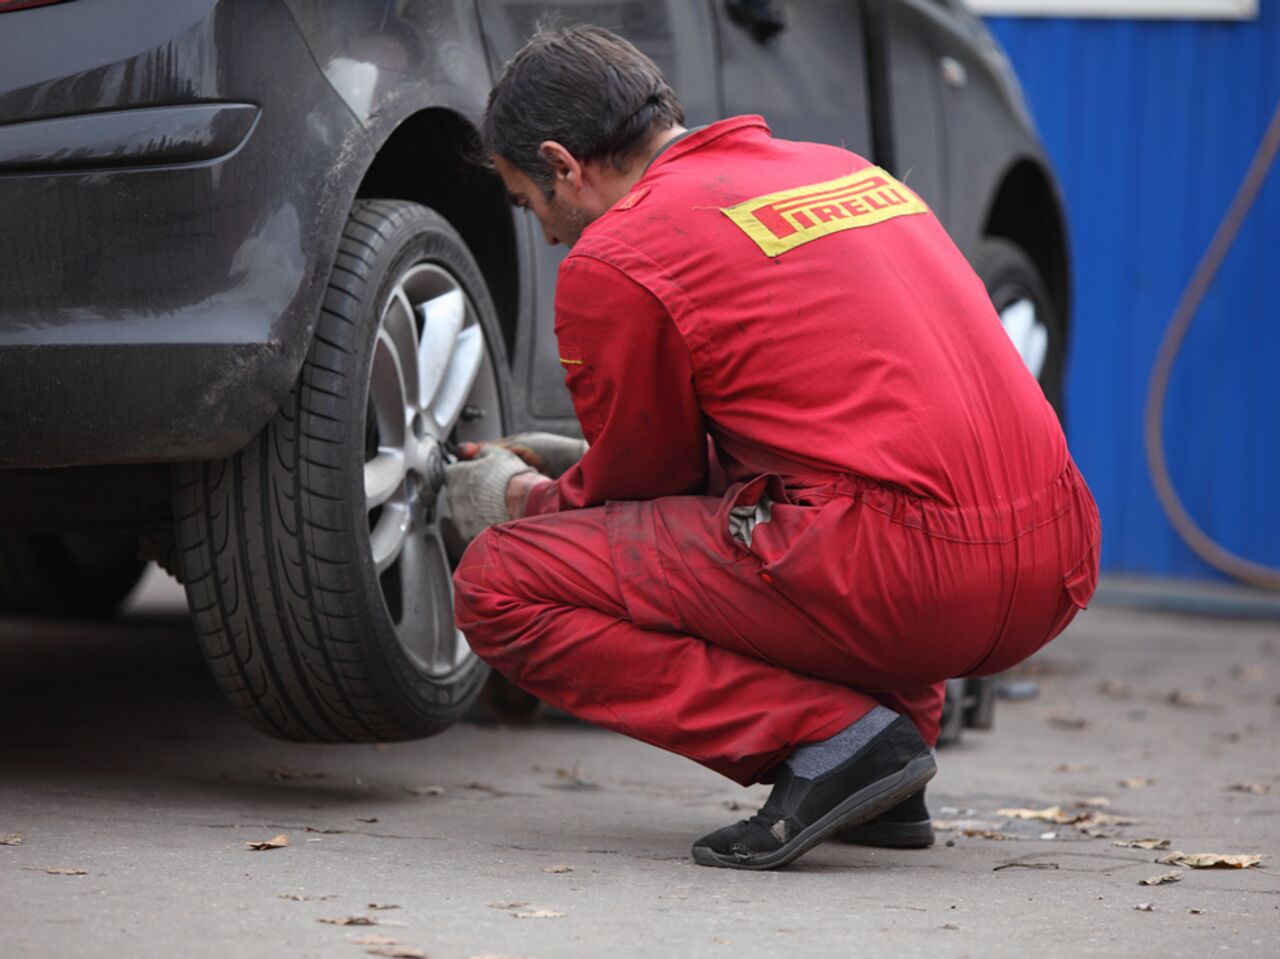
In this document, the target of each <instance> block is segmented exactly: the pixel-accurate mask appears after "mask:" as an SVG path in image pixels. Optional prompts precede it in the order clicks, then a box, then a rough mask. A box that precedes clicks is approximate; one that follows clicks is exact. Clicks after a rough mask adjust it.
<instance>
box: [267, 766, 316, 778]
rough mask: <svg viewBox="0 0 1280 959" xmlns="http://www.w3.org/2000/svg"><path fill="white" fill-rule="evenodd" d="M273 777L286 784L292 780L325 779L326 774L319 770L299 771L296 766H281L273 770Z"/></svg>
mask: <svg viewBox="0 0 1280 959" xmlns="http://www.w3.org/2000/svg"><path fill="white" fill-rule="evenodd" d="M271 775H272V776H273V777H274V778H275V779H277V780H279V781H280V782H284V781H286V780H290V779H324V777H325V774H324V773H322V772H320V770H318V769H298V768H296V767H294V766H281V767H279V768H278V769H273V770H271Z"/></svg>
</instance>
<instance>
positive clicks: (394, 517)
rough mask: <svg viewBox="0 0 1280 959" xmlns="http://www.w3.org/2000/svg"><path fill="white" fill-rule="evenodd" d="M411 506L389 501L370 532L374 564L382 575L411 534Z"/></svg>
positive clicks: (396, 557)
mask: <svg viewBox="0 0 1280 959" xmlns="http://www.w3.org/2000/svg"><path fill="white" fill-rule="evenodd" d="M410 518H411V517H410V514H409V507H408V504H406V503H388V504H387V505H386V506H384V507H383V509H382V515H380V516H379V517H378V522H377V525H375V526H374V528H373V532H372V533H370V534H369V544H370V548H371V550H372V552H373V565H374V567H375V568H376V569H377V571H378V575H379V576H381V575H382V574H383V573H385V572H386V571H387V569H388V568H389V567H390V566H391V564H392V563H394V562H395V561H396V560H397V559H398V558H399V557H400V553H401V551H402V550H403V549H404V544H405V541H406V539H407V538H408V536H409V528H410V525H411V523H410Z"/></svg>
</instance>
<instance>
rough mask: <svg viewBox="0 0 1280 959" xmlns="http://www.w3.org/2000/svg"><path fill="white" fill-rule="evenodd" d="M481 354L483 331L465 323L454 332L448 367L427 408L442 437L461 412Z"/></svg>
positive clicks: (450, 428)
mask: <svg viewBox="0 0 1280 959" xmlns="http://www.w3.org/2000/svg"><path fill="white" fill-rule="evenodd" d="M484 357H485V345H484V332H483V331H482V330H481V329H480V326H479V324H477V325H475V326H469V327H467V328H466V329H465V330H463V331H462V332H461V333H459V334H458V339H457V343H456V345H455V346H454V350H453V355H452V356H451V357H450V358H449V368H448V369H447V370H445V374H444V379H443V381H442V382H441V384H440V388H439V390H437V391H436V398H435V402H434V403H433V404H432V408H431V416H432V418H433V419H434V420H435V421H436V426H438V427H439V428H440V434H441V435H442V436H448V435H449V433H450V432H451V431H452V430H453V427H454V424H455V423H457V422H458V417H459V416H461V415H462V410H463V408H464V407H465V406H466V403H467V396H468V395H469V394H470V393H471V387H472V386H474V385H475V382H476V377H477V376H478V375H479V374H480V367H481V366H482V365H483V363H484Z"/></svg>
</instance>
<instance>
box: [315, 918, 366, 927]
mask: <svg viewBox="0 0 1280 959" xmlns="http://www.w3.org/2000/svg"><path fill="white" fill-rule="evenodd" d="M316 922H323V923H326V924H328V925H330V926H376V925H377V924H378V920H376V919H374V918H373V917H372V916H326V917H323V918H320V919H317V920H316Z"/></svg>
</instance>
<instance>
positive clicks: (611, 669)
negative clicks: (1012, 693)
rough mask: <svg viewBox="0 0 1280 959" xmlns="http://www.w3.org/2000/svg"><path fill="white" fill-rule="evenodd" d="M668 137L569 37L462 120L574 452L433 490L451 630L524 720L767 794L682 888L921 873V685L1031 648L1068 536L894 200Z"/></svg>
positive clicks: (669, 113) (901, 204)
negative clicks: (789, 871) (634, 749)
mask: <svg viewBox="0 0 1280 959" xmlns="http://www.w3.org/2000/svg"><path fill="white" fill-rule="evenodd" d="M683 120H684V117H683V112H682V110H681V107H680V104H679V102H678V101H677V100H676V97H675V95H674V94H673V92H672V90H671V88H670V87H669V86H668V85H667V83H666V82H665V80H664V79H663V77H662V75H661V74H660V73H659V71H658V70H657V68H656V67H655V66H654V65H653V63H652V62H651V61H649V60H648V59H647V58H646V57H644V56H643V55H642V54H641V53H639V52H638V51H637V50H636V49H635V48H634V47H632V46H631V45H630V44H629V43H627V42H626V41H624V40H622V39H621V38H619V37H616V36H614V35H612V34H610V33H608V32H607V31H604V30H601V29H598V28H593V27H575V28H572V29H567V30H552V31H543V32H541V33H539V34H538V35H537V36H535V37H534V38H533V40H532V41H531V42H530V43H529V44H528V45H527V46H525V47H524V48H523V49H522V50H521V51H520V52H519V53H518V54H516V56H515V57H514V58H513V59H512V60H511V62H510V63H509V64H507V66H506V69H505V71H504V73H503V75H502V78H501V79H500V81H499V82H498V84H497V86H496V87H495V88H494V91H493V93H492V95H491V97H490V99H489V105H488V111H487V115H486V117H485V121H484V126H483V136H484V140H485V146H486V148H487V150H488V151H489V153H490V154H491V155H492V158H493V162H494V164H495V166H496V167H497V170H498V172H499V174H500V175H501V177H502V179H503V181H504V182H505V184H506V187H507V190H508V191H509V193H510V195H511V199H512V202H513V203H515V204H516V205H517V206H522V207H526V208H528V209H529V210H531V211H532V212H533V213H534V215H535V216H536V217H537V218H538V220H539V222H540V223H541V224H542V228H543V230H544V232H545V234H546V239H547V241H548V242H550V243H552V244H555V243H564V244H566V245H568V246H570V247H572V250H571V252H570V253H569V255H568V257H567V259H565V261H564V263H563V265H562V266H561V268H560V275H559V281H558V286H557V290H556V335H557V337H558V341H559V348H560V356H561V362H562V363H563V365H564V372H565V378H566V382H567V384H568V388H569V390H570V392H571V393H572V397H573V403H574V409H575V410H576V412H577V415H578V419H579V421H580V422H581V425H582V430H583V433H584V435H585V436H586V438H587V440H588V441H589V443H590V446H589V448H588V447H586V445H585V444H582V443H580V442H577V441H572V440H564V439H561V438H557V437H550V436H547V435H545V434H542V435H538V434H535V435H533V436H527V437H523V438H522V442H521V443H520V444H519V446H518V454H519V455H518V454H517V453H513V452H512V451H511V450H510V449H509V448H504V447H503V446H502V445H492V446H486V447H484V448H482V450H481V451H480V455H478V456H477V457H475V458H474V459H472V460H469V461H464V462H459V463H457V464H455V465H453V466H451V467H450V470H449V479H448V497H449V503H450V507H451V509H452V511H453V514H454V519H455V521H456V522H457V523H458V524H459V526H460V528H461V529H462V530H463V531H464V533H466V534H467V535H469V536H474V541H473V542H472V544H471V546H470V548H469V549H468V551H467V553H466V555H465V556H464V558H463V560H462V563H461V565H460V566H459V568H458V570H457V573H456V575H455V579H454V582H455V586H456V597H457V598H456V609H457V622H458V626H459V627H460V628H461V629H462V630H463V632H464V633H465V634H466V636H467V638H468V640H469V642H470V644H471V647H472V648H473V649H474V650H475V652H476V653H477V654H478V655H480V656H481V657H482V658H484V659H485V660H487V661H488V662H489V663H490V664H491V665H492V666H493V668H494V669H496V670H497V671H498V672H500V673H501V674H503V675H504V676H506V677H507V678H508V679H510V680H511V681H512V682H513V683H515V684H517V685H518V686H520V687H522V688H524V689H526V690H528V691H529V692H531V693H534V694H536V695H537V696H539V697H541V698H542V699H544V700H546V701H547V702H549V703H552V704H554V705H556V706H559V707H561V708H562V709H565V710H567V711H569V712H570V713H573V714H574V715H576V716H579V717H582V718H583V719H586V720H589V721H590V722H593V723H596V724H598V725H601V726H605V727H608V728H610V729H614V730H617V731H618V732H621V733H624V734H626V735H628V736H632V737H634V738H636V739H640V740H643V741H644V742H647V743H651V744H653V745H655V746H660V747H662V748H663V749H668V750H671V751H672V752H675V753H678V754H680V755H682V756H687V757H688V758H690V759H692V760H694V761H695V762H699V763H702V764H703V765H705V766H707V767H709V768H711V769H714V770H715V771H717V772H719V773H722V774H723V775H725V776H727V777H729V778H730V779H733V780H734V781H736V782H738V783H742V784H744V785H746V784H750V783H756V782H764V783H772V784H773V791H772V793H771V794H770V796H769V799H768V801H767V802H766V803H765V804H764V806H763V807H762V808H761V809H760V811H759V812H758V813H757V814H756V815H754V816H752V817H751V818H750V819H746V820H743V821H740V822H738V823H736V824H733V825H730V826H726V827H724V828H723V829H720V830H718V831H716V832H713V833H711V834H710V835H707V836H704V837H703V838H701V839H699V840H697V841H696V842H695V843H694V845H693V858H694V860H695V861H696V862H698V863H701V864H703V865H707V866H725V867H730V868H741V869H768V868H773V867H776V866H780V865H783V864H785V863H787V862H790V861H791V860H793V859H795V858H796V857H797V856H799V855H801V854H802V853H804V852H805V851H806V850H808V849H810V848H812V847H813V846H814V845H816V844H817V843H819V842H821V841H823V840H824V839H826V838H828V837H831V836H833V835H834V836H838V837H839V838H842V839H846V840H848V841H854V842H872V843H882V844H892V845H899V846H912V845H917V846H922V845H928V844H929V843H931V842H932V838H933V837H932V829H931V826H930V822H929V815H928V812H927V811H926V808H925V804H924V792H923V790H924V786H925V783H926V782H928V780H929V779H930V777H932V776H933V774H934V771H935V765H934V759H933V755H932V749H931V745H932V744H933V742H934V741H935V740H936V737H937V733H938V719H939V714H940V712H941V708H942V700H943V685H942V683H943V681H944V680H946V679H947V678H948V677H956V676H979V675H985V674H990V673H995V672H998V671H1000V670H1004V669H1008V668H1009V667H1011V666H1013V665H1014V664H1016V663H1018V662H1020V661H1021V660H1023V659H1024V658H1026V657H1027V656H1029V655H1030V654H1031V653H1033V652H1035V651H1036V650H1037V649H1039V648H1040V647H1041V646H1042V645H1044V644H1045V643H1046V642H1048V641H1049V640H1050V639H1052V638H1053V637H1054V636H1056V635H1057V634H1058V633H1059V632H1061V631H1062V629H1063V628H1064V627H1065V626H1066V625H1067V624H1068V623H1069V622H1070V621H1071V619H1072V617H1073V616H1074V615H1075V614H1076V611H1077V610H1078V609H1080V608H1081V607H1083V606H1084V605H1085V604H1086V603H1087V601H1088V600H1089V597H1090V595H1091V594H1092V592H1093V589H1094V585H1095V582H1096V578H1097V564H1098V548H1099V526H1098V514H1097V510H1096V508H1095V506H1094V503H1093V499H1092V497H1091V496H1090V494H1089V491H1088V488H1087V487H1086V486H1085V483H1084V481H1083V480H1082V479H1081V477H1080V474H1079V473H1078V472H1077V470H1076V467H1075V465H1074V464H1073V462H1072V460H1071V457H1070V455H1069V454H1068V452H1067V446H1066V442H1065V440H1064V438H1063V434H1062V430H1061V428H1060V427H1059V424H1058V421H1057V418H1056V417H1055V415H1054V413H1053V410H1052V409H1051V408H1050V407H1049V405H1048V403H1046V402H1045V400H1044V397H1043V395H1042V394H1041V391H1040V389H1039V387H1038V385H1037V384H1036V382H1035V380H1034V379H1033V378H1032V376H1031V375H1030V374H1029V373H1028V371H1027V369H1026V368H1025V366H1024V365H1023V363H1022V361H1021V359H1020V358H1019V356H1018V354H1017V352H1016V351H1015V349H1014V347H1013V346H1012V344H1011V343H1010V342H1009V339H1008V337H1007V336H1006V335H1005V333H1004V331H1003V329H1002V328H1001V325H1000V322H999V320H998V318H997V317H996V315H995V313H994V311H993V309H992V306H991V302H990V300H989V298H988V297H987V293H986V291H985V289H984V288H983V285H982V283H981V281H980V280H979V279H978V278H977V276H975V275H974V273H973V271H972V270H971V269H970V267H969V265H968V263H967V262H966V261H965V259H964V257H963V256H962V255H961V254H960V252H959V251H958V250H957V249H956V247H955V245H954V244H953V243H952V242H951V240H950V239H949V238H948V236H947V234H946V232H945V231H944V230H943V228H942V226H941V225H940V224H939V222H938V220H937V219H936V218H935V217H934V215H933V214H932V213H931V212H930V211H929V210H928V208H927V207H926V206H925V204H924V203H923V202H922V201H921V200H920V198H919V197H917V196H916V195H915V194H914V193H913V192H912V191H911V190H910V189H909V188H908V187H907V186H905V185H903V184H902V183H901V182H899V181H898V180H896V179H894V178H893V177H892V176H890V175H889V174H888V173H887V172H886V171H884V170H882V169H879V168H878V167H875V166H873V165H871V164H869V163H868V162H867V161H866V160H864V159H862V158H861V157H859V156H856V155H854V154H852V153H849V152H848V151H845V150H842V149H838V148H836V147H831V146H821V145H816V144H810V143H792V142H787V141H784V140H778V139H775V138H773V137H772V136H771V135H770V133H769V128H768V127H767V126H766V124H765V122H764V121H763V120H762V119H761V118H760V117H755V116H744V117H733V118H731V119H727V120H722V121H720V122H718V123H714V124H711V125H710V126H706V127H702V128H699V129H694V130H686V129H685V128H684V126H683ZM584 451H585V452H584ZM579 456H581V458H580V459H579V458H578V457H579ZM531 462H532V463H535V464H538V465H539V466H540V467H542V471H541V472H538V471H534V470H532V469H531V467H530V465H529V463H531ZM546 474H550V475H546ZM553 477H554V478H553ZM509 520H514V522H508V521H509ZM491 524H493V525H491Z"/></svg>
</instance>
